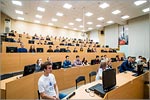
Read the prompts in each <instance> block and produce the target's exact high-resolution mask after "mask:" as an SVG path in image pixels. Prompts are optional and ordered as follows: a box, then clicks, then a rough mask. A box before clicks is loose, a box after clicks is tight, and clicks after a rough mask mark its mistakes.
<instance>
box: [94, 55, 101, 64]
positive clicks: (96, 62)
mask: <svg viewBox="0 0 150 100" xmlns="http://www.w3.org/2000/svg"><path fill="white" fill-rule="evenodd" d="M100 62H101V61H100V59H99V56H98V55H97V56H96V58H95V64H100Z"/></svg>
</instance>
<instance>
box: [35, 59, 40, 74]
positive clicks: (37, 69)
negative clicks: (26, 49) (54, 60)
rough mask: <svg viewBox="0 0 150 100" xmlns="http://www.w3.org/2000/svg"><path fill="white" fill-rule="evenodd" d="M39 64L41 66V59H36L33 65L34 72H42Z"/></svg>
mask: <svg viewBox="0 0 150 100" xmlns="http://www.w3.org/2000/svg"><path fill="white" fill-rule="evenodd" d="M41 64H42V59H41V58H39V59H37V61H36V64H35V72H38V71H40V70H42V67H41Z"/></svg>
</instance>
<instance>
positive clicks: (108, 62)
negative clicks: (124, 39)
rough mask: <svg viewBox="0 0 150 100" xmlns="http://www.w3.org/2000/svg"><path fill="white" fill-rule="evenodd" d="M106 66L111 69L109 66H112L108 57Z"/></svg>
mask: <svg viewBox="0 0 150 100" xmlns="http://www.w3.org/2000/svg"><path fill="white" fill-rule="evenodd" d="M106 68H107V69H111V68H112V63H111V59H109V60H108V61H107V62H106Z"/></svg>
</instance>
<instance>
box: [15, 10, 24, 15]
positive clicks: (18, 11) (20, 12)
mask: <svg viewBox="0 0 150 100" xmlns="http://www.w3.org/2000/svg"><path fill="white" fill-rule="evenodd" d="M15 12H16V13H17V14H21V15H22V14H23V11H20V10H15Z"/></svg>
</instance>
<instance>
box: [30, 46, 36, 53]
mask: <svg viewBox="0 0 150 100" xmlns="http://www.w3.org/2000/svg"><path fill="white" fill-rule="evenodd" d="M29 52H31V53H33V52H36V51H35V47H34V46H33V45H31V46H30V49H29Z"/></svg>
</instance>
